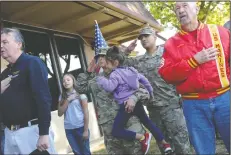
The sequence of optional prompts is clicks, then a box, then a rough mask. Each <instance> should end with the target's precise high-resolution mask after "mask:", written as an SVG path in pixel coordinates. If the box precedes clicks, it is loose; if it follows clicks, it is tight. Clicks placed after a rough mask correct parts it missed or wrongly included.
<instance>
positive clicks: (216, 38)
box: [208, 25, 229, 88]
mask: <svg viewBox="0 0 231 155" xmlns="http://www.w3.org/2000/svg"><path fill="white" fill-rule="evenodd" d="M208 28H209V32H210V36H211V38H212V42H213V47H214V48H217V49H218V53H219V54H218V55H217V58H216V65H217V70H218V74H219V78H220V82H221V86H222V88H224V87H227V86H229V80H228V78H227V74H226V65H225V54H224V49H223V46H222V44H221V38H220V35H219V32H218V29H217V26H216V25H208Z"/></svg>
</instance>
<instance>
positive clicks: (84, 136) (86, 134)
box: [83, 130, 88, 140]
mask: <svg viewBox="0 0 231 155" xmlns="http://www.w3.org/2000/svg"><path fill="white" fill-rule="evenodd" d="M87 139H88V130H87V131H84V132H83V140H87Z"/></svg>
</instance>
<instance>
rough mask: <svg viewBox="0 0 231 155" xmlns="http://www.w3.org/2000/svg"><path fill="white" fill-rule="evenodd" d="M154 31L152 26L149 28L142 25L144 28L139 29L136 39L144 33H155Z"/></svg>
mask: <svg viewBox="0 0 231 155" xmlns="http://www.w3.org/2000/svg"><path fill="white" fill-rule="evenodd" d="M155 33H156V32H155V30H154V29H153V28H151V27H150V26H146V27H144V28H142V29H141V30H140V34H139V36H138V39H140V37H141V36H142V35H144V34H155Z"/></svg>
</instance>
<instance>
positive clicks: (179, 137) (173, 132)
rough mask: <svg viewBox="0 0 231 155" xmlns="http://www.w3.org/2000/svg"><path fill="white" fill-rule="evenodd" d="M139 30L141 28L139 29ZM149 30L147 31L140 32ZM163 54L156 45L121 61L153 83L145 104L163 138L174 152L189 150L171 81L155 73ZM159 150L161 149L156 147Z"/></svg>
mask: <svg viewBox="0 0 231 155" xmlns="http://www.w3.org/2000/svg"><path fill="white" fill-rule="evenodd" d="M141 31H142V30H141ZM143 34H150V33H145V32H144V33H143ZM162 54H163V47H158V49H157V51H156V52H155V53H154V54H153V55H148V53H147V52H146V53H145V54H144V55H142V56H138V57H135V58H128V57H126V60H125V62H124V65H127V66H133V67H134V68H136V69H137V70H138V71H139V72H140V73H142V74H143V75H144V76H145V77H146V78H147V79H148V80H149V82H150V83H151V85H152V87H153V93H154V100H153V101H152V102H151V103H150V102H149V104H148V105H147V110H148V112H149V117H150V119H151V120H152V121H153V122H154V123H155V124H156V125H157V127H158V128H159V129H160V130H161V131H162V132H163V134H164V136H165V139H166V141H168V142H169V143H170V144H171V147H172V149H173V150H175V152H176V153H177V154H190V153H191V148H190V142H189V138H188V131H187V128H186V122H185V118H184V115H183V111H182V109H181V107H180V104H179V102H180V97H179V95H178V94H177V92H176V89H175V87H174V86H173V85H169V84H167V83H166V82H165V81H164V80H163V79H162V78H161V77H160V75H159V73H158V69H157V66H159V64H160V60H161V58H162ZM160 151H161V152H162V153H163V150H162V149H161V148H160Z"/></svg>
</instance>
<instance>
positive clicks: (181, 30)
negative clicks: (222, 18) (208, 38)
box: [179, 21, 205, 35]
mask: <svg viewBox="0 0 231 155" xmlns="http://www.w3.org/2000/svg"><path fill="white" fill-rule="evenodd" d="M198 22H199V25H198V28H197V29H196V30H201V29H203V28H204V26H205V24H203V23H202V22H200V21H198ZM188 33H189V32H186V31H184V30H183V29H180V31H179V34H180V35H187V34H188Z"/></svg>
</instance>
